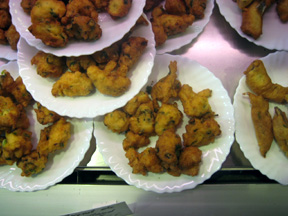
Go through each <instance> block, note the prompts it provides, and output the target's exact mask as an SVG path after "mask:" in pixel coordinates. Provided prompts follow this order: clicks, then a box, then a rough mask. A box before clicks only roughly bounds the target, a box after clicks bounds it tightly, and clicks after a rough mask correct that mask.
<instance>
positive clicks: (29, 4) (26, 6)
mask: <svg viewBox="0 0 288 216" xmlns="http://www.w3.org/2000/svg"><path fill="white" fill-rule="evenodd" d="M36 1H37V0H22V1H21V4H20V5H21V7H22V8H23V10H24V12H25V13H27V14H30V13H31V10H32V8H33V6H34V5H35V3H36Z"/></svg>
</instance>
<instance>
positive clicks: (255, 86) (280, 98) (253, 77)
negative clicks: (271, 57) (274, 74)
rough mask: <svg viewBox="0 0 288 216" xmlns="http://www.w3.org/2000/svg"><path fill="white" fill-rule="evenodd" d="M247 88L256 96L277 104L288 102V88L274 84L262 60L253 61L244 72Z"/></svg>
mask: <svg viewBox="0 0 288 216" xmlns="http://www.w3.org/2000/svg"><path fill="white" fill-rule="evenodd" d="M244 74H245V75H246V84H247V86H248V87H249V88H250V89H251V90H252V91H253V92H254V93H256V94H258V95H262V96H263V97H264V98H266V99H268V100H270V101H274V102H277V103H284V102H287V101H288V87H283V86H281V85H279V84H277V83H272V80H271V78H270V77H269V75H268V73H267V71H266V68H265V66H264V64H263V62H262V61H261V60H255V61H253V62H252V63H251V64H250V65H249V67H248V68H247V69H246V71H244Z"/></svg>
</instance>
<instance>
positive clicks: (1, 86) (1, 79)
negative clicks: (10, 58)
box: [0, 70, 14, 96]
mask: <svg viewBox="0 0 288 216" xmlns="http://www.w3.org/2000/svg"><path fill="white" fill-rule="evenodd" d="M13 83H14V79H13V77H12V76H11V74H10V73H9V72H8V71H7V70H3V71H2V72H1V75H0V95H1V96H7V95H8V94H9V92H8V91H9V86H11V85H12V84H13Z"/></svg>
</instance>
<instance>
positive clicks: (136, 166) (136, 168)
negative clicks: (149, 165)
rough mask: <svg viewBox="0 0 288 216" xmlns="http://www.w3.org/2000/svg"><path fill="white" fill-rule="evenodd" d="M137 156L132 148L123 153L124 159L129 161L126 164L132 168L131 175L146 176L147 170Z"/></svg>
mask: <svg viewBox="0 0 288 216" xmlns="http://www.w3.org/2000/svg"><path fill="white" fill-rule="evenodd" d="M139 155H140V154H139V153H138V152H137V151H136V150H135V149H134V148H129V149H128V150H127V151H126V153H125V157H126V158H127V159H128V161H129V163H128V164H129V165H130V166H131V167H132V173H134V174H142V175H146V174H147V170H146V168H145V166H144V164H142V163H140V160H139Z"/></svg>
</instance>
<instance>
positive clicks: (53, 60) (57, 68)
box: [31, 51, 66, 77]
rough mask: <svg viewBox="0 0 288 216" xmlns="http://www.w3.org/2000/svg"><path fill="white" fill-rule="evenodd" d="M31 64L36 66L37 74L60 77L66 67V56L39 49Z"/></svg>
mask: <svg viewBox="0 0 288 216" xmlns="http://www.w3.org/2000/svg"><path fill="white" fill-rule="evenodd" d="M31 64H32V65H35V66H36V71H37V74H39V75H40V76H42V77H60V76H61V75H62V74H63V72H64V70H65V68H66V65H65V58H64V57H58V56H55V55H53V54H50V53H45V52H43V51H39V52H37V54H36V55H35V56H33V58H32V59H31Z"/></svg>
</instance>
